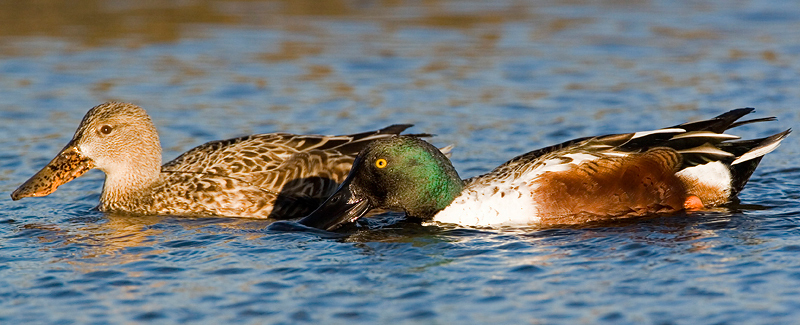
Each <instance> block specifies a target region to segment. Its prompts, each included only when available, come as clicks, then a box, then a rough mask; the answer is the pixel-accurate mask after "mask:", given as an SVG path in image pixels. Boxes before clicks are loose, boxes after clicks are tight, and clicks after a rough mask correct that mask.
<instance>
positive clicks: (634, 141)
mask: <svg viewBox="0 0 800 325" xmlns="http://www.w3.org/2000/svg"><path fill="white" fill-rule="evenodd" d="M752 111H753V108H740V109H734V110H731V111H728V112H726V113H724V114H721V115H719V116H716V117H714V118H711V119H707V120H701V121H696V122H689V123H683V124H680V125H676V126H672V127H666V128H661V129H657V130H651V131H640V132H633V133H624V134H609V135H602V136H594V137H584V138H578V139H573V140H569V141H566V142H563V143H560V144H556V145H553V146H549V147H545V148H541V149H538V150H534V151H531V152H528V153H525V154H522V155H519V156H517V157H514V158H512V159H511V160H509V161H508V162H506V163H504V164H502V165H500V166H498V167H497V168H495V169H494V170H492V171H490V172H488V173H486V174H483V175H480V176H476V177H472V178H468V179H464V180H462V179H461V178H460V177H459V175H458V172H457V171H456V170H455V168H454V167H453V165H452V164H451V162H450V160H449V159H447V157H445V156H443V155H442V154H441V153H439V152H438V150H436V148H435V147H433V146H432V145H431V144H430V143H428V142H426V141H424V140H422V139H420V138H417V137H413V136H405V135H397V136H391V137H386V138H382V139H379V140H376V141H373V142H371V143H369V144H368V145H367V146H366V147H365V148H364V149H363V150H362V151H361V152H360V153H359V154H358V156H357V157H356V159H355V161H354V163H353V167H352V170H351V171H350V174H349V175H348V176H347V178H346V179H345V180H344V181H343V182H342V184H341V185H340V186H339V188H338V189H337V191H336V192H335V193H334V194H333V195H331V196H330V197H329V198H328V199H327V200H326V201H325V202H324V203H323V204H322V205H321V206H319V207H318V208H317V209H316V210H315V211H314V212H312V213H311V214H309V215H308V216H306V217H305V218H303V219H301V220H299V221H298V223H299V224H300V225H303V226H305V227H313V228H319V229H323V230H335V229H337V228H338V227H340V226H342V225H344V224H348V223H352V222H354V221H355V220H357V219H359V218H360V217H362V216H363V215H364V214H366V213H367V212H368V211H370V210H372V209H385V210H394V211H401V212H405V214H406V216H407V217H409V218H410V219H417V220H421V221H422V222H426V223H432V224H455V225H458V226H467V227H489V228H496V227H509V226H511V227H526V226H558V225H575V224H582V223H588V222H594V221H604V220H613V219H617V218H630V217H639V216H646V215H659V214H670V213H675V212H678V211H682V210H701V209H707V208H711V207H716V206H721V205H725V204H728V203H730V202H732V201H734V200H736V196H737V194H738V193H739V192H740V191H741V190H742V189H743V188H744V186H745V184H746V183H747V181H748V179H749V178H750V176H751V175H752V174H753V172H754V171H755V169H756V167H757V166H758V164H759V162H760V161H761V159H762V158H763V157H764V155H766V154H767V153H769V152H771V151H773V150H775V148H777V147H778V146H779V145H780V143H781V141H782V140H783V139H784V138H786V136H788V135H789V133H790V132H791V129H787V130H785V131H783V132H780V133H777V134H774V135H771V136H768V137H764V138H758V139H747V140H742V139H740V137H739V136H736V135H732V134H729V133H726V131H727V130H730V129H732V128H735V127H738V126H741V125H745V124H751V123H756V122H765V121H772V120H775V118H774V117H768V118H757V119H752V120H746V121H739V119H740V118H742V117H743V116H745V115H747V114H749V113H751V112H752Z"/></svg>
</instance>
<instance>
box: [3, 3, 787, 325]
mask: <svg viewBox="0 0 800 325" xmlns="http://www.w3.org/2000/svg"><path fill="white" fill-rule="evenodd" d="M0 8H2V9H0V119H1V120H2V127H0V144H2V148H3V150H2V152H0V166H2V169H0V191H2V192H3V193H6V196H5V198H4V199H0V323H3V324H14V323H53V324H88V323H92V324H104V323H133V322H155V323H209V324H218V323H230V324H234V323H235V324H260V323H303V322H307V323H389V322H391V323H429V324H449V323H455V322H466V323H490V322H491V323H509V324H511V323H513V324H559V323H560V324H578V323H613V324H626V323H645V324H700V323H702V324H741V323H747V324H781V323H784V324H790V323H795V322H796V321H797V319H798V317H800V286H799V285H800V257H799V256H798V253H800V229H798V224H800V219H798V211H800V203H799V202H798V200H797V199H798V197H800V189H798V185H800V180H798V176H800V168H798V166H797V163H796V162H797V160H798V159H800V152H798V141H800V140H799V139H800V138H798V137H797V136H790V137H789V138H788V139H787V140H786V141H785V142H784V145H783V146H781V147H780V148H779V149H778V150H776V151H775V152H774V153H772V154H770V155H768V156H767V158H766V159H764V161H763V162H762V164H761V167H760V168H759V170H758V171H756V173H755V174H754V176H753V178H752V180H751V182H750V183H749V184H748V186H747V188H746V189H745V191H744V192H743V193H742V194H741V196H740V197H741V199H742V202H741V204H740V205H735V206H732V207H729V208H724V209H717V210H713V211H706V212H702V213H691V214H679V215H675V216H669V217H658V218H644V219H638V220H633V221H626V222H618V223H613V224H595V225H586V226H583V227H573V228H555V229H536V228H530V229H501V230H475V229H458V228H447V227H432V226H431V227H428V226H425V227H423V226H420V225H414V224H409V223H406V222H402V220H401V219H402V218H401V217H400V216H398V215H393V214H390V215H387V216H381V217H378V218H376V219H372V220H369V221H367V222H366V223H364V224H362V227H361V228H359V229H356V230H350V231H349V232H345V233H342V234H341V236H333V235H331V236H325V235H319V234H311V233H303V232H298V233H285V232H272V231H268V230H265V229H264V228H265V227H266V226H267V225H268V224H269V221H262V220H243V219H235V218H203V219H200V218H178V217H170V216H163V217H134V216H125V215H115V214H104V213H100V212H97V211H94V210H92V208H93V207H94V206H95V205H96V204H97V202H98V199H99V193H100V189H101V186H102V182H103V175H102V173H101V172H99V171H93V172H90V173H88V174H87V175H85V176H83V177H81V178H79V179H77V180H75V181H73V182H71V183H69V184H68V185H65V186H62V187H61V188H60V189H59V190H58V191H57V192H56V193H54V194H52V195H50V196H49V197H46V198H36V199H25V200H22V201H17V202H13V201H11V199H10V197H9V196H8V194H10V193H11V191H13V190H14V189H15V188H16V187H17V186H18V185H19V184H21V183H22V182H23V181H24V180H25V179H27V178H28V177H29V176H31V175H32V174H33V173H35V172H36V171H37V170H38V169H39V168H41V167H42V166H43V165H44V164H46V163H47V161H49V160H50V159H51V158H52V157H53V155H54V154H55V153H56V152H58V150H59V149H60V148H61V147H62V146H63V145H64V144H66V143H67V141H68V140H69V139H70V138H71V137H72V134H73V132H74V130H75V128H76V127H77V125H78V123H79V121H80V119H81V118H82V116H83V114H84V113H85V112H86V111H87V110H88V109H89V108H91V107H92V106H94V105H97V104H99V103H102V102H104V101H108V100H118V101H127V102H133V103H135V104H137V105H140V106H142V107H144V108H145V109H147V110H148V112H149V113H150V114H151V115H152V116H153V118H154V121H155V123H156V126H157V128H158V129H159V132H160V134H161V141H162V144H163V146H164V157H165V161H166V160H170V159H172V158H174V157H176V156H177V155H178V154H180V153H182V152H184V151H186V150H188V149H190V148H192V147H194V146H196V145H199V144H201V143H204V142H206V141H210V140H215V139H223V138H229V137H235V136H239V135H245V134H252V133H265V132H276V131H283V132H296V133H321V134H344V133H353V132H359V131H364V130H369V129H375V128H380V127H383V126H386V125H389V124H392V123H414V124H416V126H415V127H414V128H413V129H412V131H413V132H430V133H435V134H437V137H435V138H433V139H432V140H431V141H432V142H434V143H435V144H437V145H447V144H451V143H452V144H456V149H455V152H454V155H453V162H454V165H455V166H456V168H457V169H458V170H459V172H460V173H461V176H462V177H468V176H474V175H477V174H480V173H483V172H486V171H488V170H490V169H492V168H493V167H495V166H497V165H498V164H500V163H502V162H504V161H506V160H507V159H509V158H511V157H513V156H516V155H518V154H521V153H524V152H527V151H530V150H533V149H536V148H539V147H543V146H546V145H550V144H554V143H557V142H561V141H565V140H568V139H571V138H575V137H581V136H588V135H596V134H603V133H615V132H631V131H636V130H647V129H653V128H658V127H663V126H668V125H674V124H678V123H681V122H685V121H689V120H695V119H700V118H708V117H711V116H714V115H717V114H720V113H722V112H724V111H726V110H728V109H731V108H736V107H745V106H752V107H756V108H757V113H756V115H758V116H777V117H778V118H779V121H778V122H771V123H760V124H755V125H748V126H744V127H741V128H740V130H739V131H738V132H739V133H740V134H742V135H744V136H747V137H755V136H766V135H769V134H772V133H776V132H779V131H781V130H783V129H785V128H789V127H795V128H797V126H798V121H800V113H799V112H800V110H798V108H797V105H798V102H800V101H799V100H798V99H800V87H798V85H800V60H799V59H800V32H798V31H800V3H798V2H795V1H766V0H763V1H745V0H741V1H705V2H695V1H665V0H651V1H646V0H639V1H614V0H609V1H589V0H586V1H584V0H570V1H521V0H498V1H491V2H488V1H457V0H451V1H446V0H420V1H395V0H386V1H370V0H363V1H360V0H351V1H346V0H340V1H312V0H307V1H299V0H287V1H277V0H276V1H266V0H264V1H261V0H253V1H246V0H243V1H222V0H218V1H214V0H208V1H136V2H132V1H90V0H85V1H70V2H67V1H53V0H38V1H0Z"/></svg>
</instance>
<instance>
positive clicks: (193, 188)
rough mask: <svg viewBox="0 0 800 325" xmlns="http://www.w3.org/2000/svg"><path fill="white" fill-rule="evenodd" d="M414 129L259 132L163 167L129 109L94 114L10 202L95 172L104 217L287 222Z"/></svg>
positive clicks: (143, 115) (143, 120) (146, 123)
mask: <svg viewBox="0 0 800 325" xmlns="http://www.w3.org/2000/svg"><path fill="white" fill-rule="evenodd" d="M411 126H412V125H411V124H395V125H391V126H388V127H386V128H383V129H380V130H376V131H369V132H364V133H358V134H350V135H338V136H324V135H297V134H289V133H265V134H255V135H248V136H242V137H238V138H233V139H227V140H217V141H211V142H208V143H205V144H202V145H200V146H198V147H195V148H193V149H191V150H189V151H187V152H186V153H183V154H181V155H180V156H178V157H177V158H175V159H174V160H172V161H169V162H167V163H166V164H163V165H162V155H161V151H162V149H161V144H160V141H159V137H158V132H157V130H156V128H155V126H154V124H153V122H152V120H151V118H150V116H149V115H148V114H147V112H146V111H145V110H144V109H143V108H141V107H139V106H137V105H134V104H130V103H120V102H107V103H103V104H100V105H97V106H95V107H93V108H92V109H90V110H89V111H88V112H87V113H86V115H85V116H84V117H83V120H82V121H81V122H80V125H79V126H78V129H77V131H75V134H74V136H73V137H72V140H71V141H69V143H67V145H66V146H64V148H63V149H62V150H61V152H59V153H58V154H57V155H56V157H55V158H53V159H52V160H51V161H50V162H49V163H48V164H47V165H46V166H44V167H43V168H42V169H41V170H40V171H39V172H37V173H36V174H35V175H33V176H32V177H31V178H30V179H28V180H27V181H26V182H24V183H23V184H22V185H20V186H19V187H18V188H17V189H16V190H15V191H14V192H13V193H12V194H11V198H12V199H13V200H19V199H22V198H26V197H40V196H46V195H49V194H51V193H53V192H54V191H56V189H57V188H58V187H59V186H60V185H62V184H65V183H67V182H69V181H71V180H73V179H75V178H77V177H79V176H81V175H83V174H84V173H86V172H87V171H89V170H91V169H99V170H101V171H103V172H104V173H105V182H104V183H103V189H102V194H101V196H100V204H99V205H98V206H97V209H99V210H100V211H109V212H111V211H113V212H127V213H135V214H147V215H175V216H222V217H249V218H275V219H286V218H292V217H300V216H304V215H306V214H308V213H310V212H311V211H313V210H314V209H315V208H316V207H317V206H318V205H319V204H320V203H322V202H323V201H324V199H326V198H327V197H328V196H330V195H331V194H333V192H334V191H335V190H336V188H337V186H338V184H339V183H341V182H342V181H343V180H344V179H345V177H346V176H347V174H348V172H349V171H350V167H351V166H352V163H353V160H354V159H355V156H356V154H357V153H358V152H359V151H360V150H361V149H362V148H364V146H366V145H367V144H368V143H370V142H372V141H374V140H377V139H381V138H386V137H389V136H394V135H398V134H400V133H401V132H403V131H404V130H406V129H407V128H409V127H411Z"/></svg>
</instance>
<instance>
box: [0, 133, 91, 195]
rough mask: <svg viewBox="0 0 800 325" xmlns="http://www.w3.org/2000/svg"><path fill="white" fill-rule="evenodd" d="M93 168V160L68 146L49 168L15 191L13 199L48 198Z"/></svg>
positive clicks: (45, 168)
mask: <svg viewBox="0 0 800 325" xmlns="http://www.w3.org/2000/svg"><path fill="white" fill-rule="evenodd" d="M92 168H94V162H93V161H92V160H91V159H89V158H87V157H86V156H84V155H83V154H82V153H81V152H80V151H79V150H78V148H76V147H75V146H67V147H66V148H64V150H61V152H60V153H59V154H58V156H56V157H55V158H53V160H51V161H50V163H49V164H47V166H44V168H42V170H40V171H39V172H38V173H36V175H33V176H32V177H31V178H30V179H28V180H27V181H25V183H24V184H22V185H20V186H19V187H18V188H17V189H16V190H14V193H11V198H12V199H13V200H19V199H21V198H25V197H31V196H46V195H48V194H50V193H53V192H55V191H56V189H57V188H58V187H59V186H61V185H62V184H65V183H67V182H69V181H71V180H73V179H75V178H77V177H78V176H81V175H83V173H85V172H87V171H89V170H90V169H92Z"/></svg>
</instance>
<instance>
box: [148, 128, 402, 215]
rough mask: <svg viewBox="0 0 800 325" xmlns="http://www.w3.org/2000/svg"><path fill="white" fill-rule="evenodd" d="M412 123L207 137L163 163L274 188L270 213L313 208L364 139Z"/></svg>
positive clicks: (333, 185)
mask: <svg viewBox="0 0 800 325" xmlns="http://www.w3.org/2000/svg"><path fill="white" fill-rule="evenodd" d="M411 126H412V125H410V124H398V125H391V126H389V127H386V128H383V129H380V130H376V131H370V132H363V133H357V134H351V135H339V136H324V135H295V134H288V133H269V134H257V135H250V136H245V137H240V138H234V139H229V140H220V141H211V142H208V143H206V144H203V145H201V146H198V147H196V148H194V149H192V150H189V151H188V152H186V153H184V154H182V155H180V156H179V157H178V158H176V159H175V160H172V161H170V162H168V163H166V164H165V165H164V166H162V172H163V173H172V174H175V173H179V174H186V173H189V174H195V177H201V178H205V179H225V178H231V179H235V180H236V181H237V182H244V183H246V184H249V185H251V186H254V187H257V188H260V189H261V190H263V191H266V192H269V193H274V194H275V197H276V199H275V200H273V201H274V204H275V205H276V209H275V210H274V211H273V213H272V214H273V217H282V216H284V215H285V216H294V215H297V214H296V213H297V212H296V211H294V210H295V209H296V207H297V206H303V207H304V208H303V209H301V210H305V209H307V208H305V206H310V207H311V209H312V210H313V208H315V207H316V205H318V204H319V203H320V202H321V200H322V199H324V198H326V197H327V196H329V195H330V194H331V193H333V191H334V190H335V189H336V186H337V185H338V184H339V183H341V182H342V181H343V180H344V178H345V177H346V176H347V173H348V172H349V171H350V167H351V166H352V163H353V159H354V158H355V156H356V155H357V154H358V152H359V151H360V150H361V149H362V148H363V147H364V146H365V145H366V144H367V143H369V142H371V141H373V140H375V139H380V138H383V137H389V136H394V135H397V134H400V133H401V132H403V131H404V130H405V129H407V128H409V127H411ZM309 212H310V210H309Z"/></svg>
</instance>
